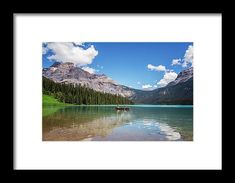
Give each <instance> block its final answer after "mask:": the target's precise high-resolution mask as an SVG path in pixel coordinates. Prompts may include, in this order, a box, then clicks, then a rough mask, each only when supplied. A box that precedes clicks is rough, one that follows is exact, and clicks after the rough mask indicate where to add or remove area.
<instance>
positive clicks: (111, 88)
mask: <svg viewBox="0 0 235 183" xmlns="http://www.w3.org/2000/svg"><path fill="white" fill-rule="evenodd" d="M42 75H43V76H44V77H46V78H48V79H51V80H52V81H54V82H56V83H66V84H78V85H79V84H80V85H82V86H86V87H88V88H91V89H93V90H95V91H99V92H103V93H110V94H115V95H120V96H123V97H127V98H129V99H131V100H133V101H134V102H135V103H140V104H193V67H190V68H187V69H185V70H183V71H181V72H180V73H179V74H178V76H177V78H176V79H175V80H174V81H172V82H170V83H168V85H166V86H165V87H162V88H157V89H155V90H151V91H146V90H138V89H134V88H130V87H127V86H124V85H120V84H118V83H117V82H116V81H114V80H112V79H111V78H110V77H108V76H106V75H105V74H91V73H89V72H87V71H85V70H83V69H82V68H79V67H75V66H74V64H73V63H70V62H66V63H59V62H55V63H54V64H52V65H51V66H50V67H49V68H44V69H43V71H42Z"/></svg>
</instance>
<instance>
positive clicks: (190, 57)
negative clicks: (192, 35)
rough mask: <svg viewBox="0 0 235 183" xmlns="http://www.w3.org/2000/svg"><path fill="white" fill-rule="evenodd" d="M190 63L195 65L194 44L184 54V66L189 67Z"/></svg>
mask: <svg viewBox="0 0 235 183" xmlns="http://www.w3.org/2000/svg"><path fill="white" fill-rule="evenodd" d="M190 64H191V65H193V45H189V46H188V49H187V50H186V52H185V54H184V59H183V64H182V67H187V66H188V65H190Z"/></svg>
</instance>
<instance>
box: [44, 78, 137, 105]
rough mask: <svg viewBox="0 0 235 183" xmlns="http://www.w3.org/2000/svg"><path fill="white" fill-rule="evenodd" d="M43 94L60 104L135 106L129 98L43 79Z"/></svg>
mask: <svg viewBox="0 0 235 183" xmlns="http://www.w3.org/2000/svg"><path fill="white" fill-rule="evenodd" d="M42 88H43V94H45V95H51V96H53V97H55V98H56V99H58V100H59V101H60V102H63V103H69V104H77V105H82V104H83V105H108V104H134V103H133V102H132V101H131V100H129V99H128V98H125V97H122V96H120V95H113V94H109V93H102V92H98V91H95V90H93V89H90V88H87V87H85V86H81V85H80V84H79V85H77V84H65V83H55V82H54V81H52V80H50V79H47V78H46V77H43V79H42Z"/></svg>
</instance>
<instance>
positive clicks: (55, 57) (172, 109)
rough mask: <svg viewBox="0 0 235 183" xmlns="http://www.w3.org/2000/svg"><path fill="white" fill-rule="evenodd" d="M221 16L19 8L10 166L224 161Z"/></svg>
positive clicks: (207, 164)
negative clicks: (44, 12) (63, 12)
mask: <svg viewBox="0 0 235 183" xmlns="http://www.w3.org/2000/svg"><path fill="white" fill-rule="evenodd" d="M221 21H222V15H221V14H207V15H204V14H203V15H200V14H170V15H167V14H164V15H163V14H129V15H127V14H73V15H39V14H38V15H37V14H36V15H30V14H28V15H24V14H15V15H14V35H15V40H14V45H15V58H14V65H15V71H16V72H15V74H16V77H15V80H16V81H15V88H16V90H15V91H16V93H15V96H16V113H15V115H16V118H15V122H14V129H15V136H14V155H15V156H14V157H15V160H14V168H15V169H156V170H160V169H164V170H171V169H181V170H182V169H191V170H192V169H214V170H220V169H221V168H222V157H221V152H222V149H221V147H222V146H221V145H222V144H221V143H222V134H221V130H222V129H221V125H222V122H221V76H222V75H221V74H222V73H221V69H222V68H221V63H222V61H221V56H222V52H221V48H222V45H221V44H222V42H221V41H222V35H221V33H222V24H221ZM212 129H213V130H212Z"/></svg>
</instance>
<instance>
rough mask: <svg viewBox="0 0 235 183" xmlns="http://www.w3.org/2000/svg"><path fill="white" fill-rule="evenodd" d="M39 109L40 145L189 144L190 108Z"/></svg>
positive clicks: (163, 106) (191, 122)
mask: <svg viewBox="0 0 235 183" xmlns="http://www.w3.org/2000/svg"><path fill="white" fill-rule="evenodd" d="M115 107H116V106H114V105H106V106H67V107H55V106H43V121H42V138H43V141H192V140H193V106H190V105H189V106H187V105H130V106H128V107H129V108H130V110H129V111H116V110H115Z"/></svg>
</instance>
